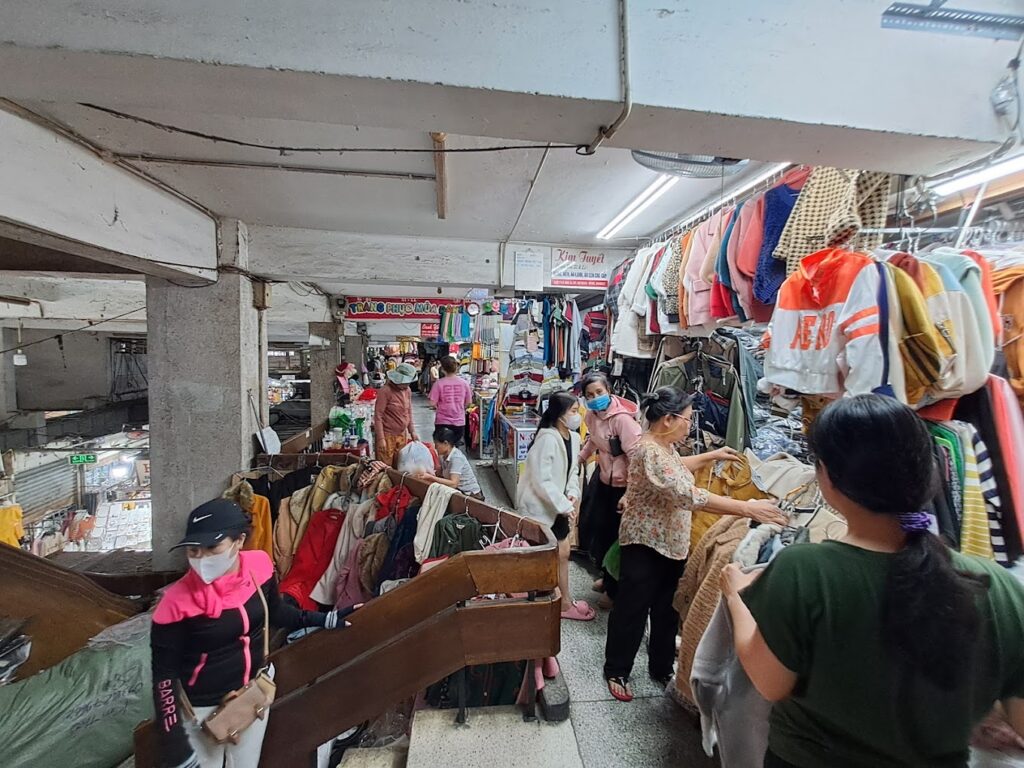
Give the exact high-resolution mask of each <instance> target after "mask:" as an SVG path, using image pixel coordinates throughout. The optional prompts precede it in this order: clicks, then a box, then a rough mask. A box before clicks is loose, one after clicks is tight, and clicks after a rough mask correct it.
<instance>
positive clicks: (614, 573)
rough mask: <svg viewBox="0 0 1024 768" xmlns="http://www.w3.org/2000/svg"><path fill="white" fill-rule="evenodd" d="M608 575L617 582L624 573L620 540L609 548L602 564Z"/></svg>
mask: <svg viewBox="0 0 1024 768" xmlns="http://www.w3.org/2000/svg"><path fill="white" fill-rule="evenodd" d="M601 565H602V566H603V567H604V569H605V570H606V571H608V575H609V576H611V577H612V578H613V579H615V580H616V581H618V580H619V576H620V575H621V571H622V547H621V545H620V544H619V541H618V539H616V540H615V543H614V544H612V545H611V546H610V547H608V551H607V552H606V553H605V556H604V562H603V563H601Z"/></svg>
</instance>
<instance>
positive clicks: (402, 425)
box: [373, 363, 420, 466]
mask: <svg viewBox="0 0 1024 768" xmlns="http://www.w3.org/2000/svg"><path fill="white" fill-rule="evenodd" d="M417 375H418V374H417V373H416V368H415V366H412V365H410V364H409V363H402V364H401V365H398V366H396V367H395V368H394V369H392V370H390V371H388V383H387V384H385V385H384V386H383V387H381V388H380V389H379V390H378V391H377V400H376V401H375V402H374V404H373V435H374V438H375V439H376V441H377V445H376V446H375V448H376V451H377V459H378V461H383V462H384V463H385V464H387V465H388V466H392V465H393V464H394V463H395V458H396V457H397V456H398V452H399V451H401V450H402V448H404V447H405V446H406V444H407V443H409V442H410V441H412V442H414V443H415V442H416V441H417V440H419V439H420V438H419V436H418V435H417V434H416V424H415V423H414V422H413V419H412V391H411V390H410V389H409V385H410V384H412V383H413V382H414V381H416V376H417Z"/></svg>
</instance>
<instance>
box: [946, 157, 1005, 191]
mask: <svg viewBox="0 0 1024 768" xmlns="http://www.w3.org/2000/svg"><path fill="white" fill-rule="evenodd" d="M1020 171H1024V155H1017V156H1016V157H1011V158H1010V159H1009V160H1004V161H1003V162H1001V163H996V164H995V165H990V166H989V167H988V168H982V169H981V170H980V171H973V172H971V173H968V174H966V175H964V176H958V177H956V178H954V179H950V180H949V181H944V182H942V183H941V184H936V185H935V186H934V187H932V191H933V192H935V194H937V195H939V197H947V196H948V195H952V194H954V193H956V192H962V191H963V190H965V189H970V188H971V187H976V186H978V185H979V184H984V183H985V182H986V181H995V180H996V179H1001V178H1003V177H1004V176H1009V175H1010V174H1013V173H1018V172H1020Z"/></svg>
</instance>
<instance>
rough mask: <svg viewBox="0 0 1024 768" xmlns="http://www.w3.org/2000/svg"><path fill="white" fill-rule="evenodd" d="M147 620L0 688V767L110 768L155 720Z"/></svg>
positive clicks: (104, 636)
mask: <svg viewBox="0 0 1024 768" xmlns="http://www.w3.org/2000/svg"><path fill="white" fill-rule="evenodd" d="M149 620H150V616H149V614H142V615H140V616H137V617H133V618H131V619H128V620H127V621H125V622H123V623H122V624H117V625H115V626H112V627H110V628H108V629H107V630H105V631H104V632H103V633H101V634H102V636H100V635H97V636H96V637H94V638H93V639H92V640H91V641H90V642H89V644H88V645H86V647H85V648H82V649H81V650H80V651H78V652H77V653H74V654H72V655H71V656H69V657H68V658H66V659H64V661H62V662H60V663H59V664H57V665H55V666H52V667H50V668H48V669H45V670H43V671H42V672H39V673H38V674H35V675H33V676H32V677H29V678H26V679H24V680H19V681H17V682H14V683H11V684H9V685H4V686H0V755H3V765H4V768H36V766H42V765H45V766H51V765H53V766H58V765H59V766H72V765H73V766H76V768H110V766H112V765H118V764H119V763H120V762H121V761H123V760H124V759H125V758H127V757H128V756H129V755H130V754H131V753H132V751H133V750H134V743H133V741H132V731H133V729H134V728H135V726H136V725H138V724H139V723H140V722H141V721H143V720H149V719H151V718H152V717H153V697H152V686H153V679H152V674H151V671H150V653H149Z"/></svg>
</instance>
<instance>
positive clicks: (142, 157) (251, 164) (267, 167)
mask: <svg viewBox="0 0 1024 768" xmlns="http://www.w3.org/2000/svg"><path fill="white" fill-rule="evenodd" d="M114 157H115V158H117V159H118V160H127V161H130V162H133V163H150V164H153V165H186V166H188V165H191V166H199V167H202V168H238V169H246V170H248V169H254V170H261V171H287V172H289V173H312V174H322V175H325V176H353V177H356V178H361V179H397V180H399V181H435V180H436V177H435V176H434V175H433V174H430V173H406V172H404V171H356V170H351V169H348V168H328V167H325V166H319V165H295V164H290V163H261V162H259V161H255V160H204V159H202V158H192V157H165V156H162V155H146V154H116V155H114Z"/></svg>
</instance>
